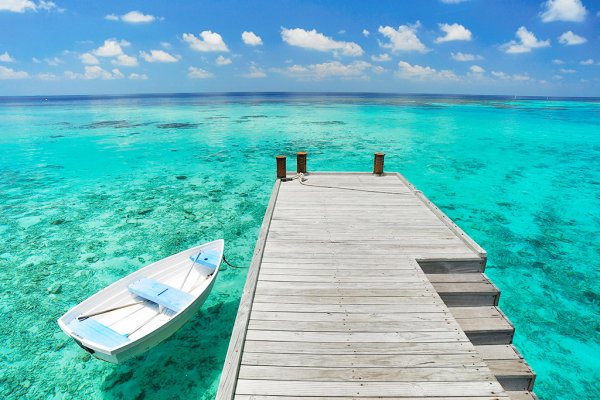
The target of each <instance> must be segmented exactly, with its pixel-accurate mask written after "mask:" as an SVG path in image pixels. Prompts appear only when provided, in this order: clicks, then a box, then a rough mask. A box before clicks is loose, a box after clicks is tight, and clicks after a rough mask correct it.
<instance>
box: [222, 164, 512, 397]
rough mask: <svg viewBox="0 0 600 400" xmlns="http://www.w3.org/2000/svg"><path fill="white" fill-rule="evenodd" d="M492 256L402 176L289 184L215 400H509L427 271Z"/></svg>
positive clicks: (274, 213) (265, 232) (268, 218)
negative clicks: (382, 399)
mask: <svg viewBox="0 0 600 400" xmlns="http://www.w3.org/2000/svg"><path fill="white" fill-rule="evenodd" d="M485 257H486V254H485V252H484V251H483V250H482V249H481V248H480V247H479V246H478V245H477V244H476V243H475V242H473V241H472V240H471V239H470V238H469V237H468V236H466V235H465V234H464V232H462V230H460V228H458V227H457V226H456V225H454V224H453V223H452V221H450V220H449V219H448V218H447V217H446V216H445V215H444V214H443V213H442V212H441V211H440V210H439V209H437V207H435V206H434V205H433V204H432V203H431V202H429V200H427V199H426V198H425V196H423V195H422V193H421V192H419V191H418V190H416V189H415V188H414V187H413V186H412V185H410V183H408V182H407V181H406V180H405V179H404V178H403V177H402V176H400V175H399V174H389V175H385V176H374V175H371V174H342V173H324V174H311V175H310V176H308V179H307V181H306V182H305V184H301V183H300V182H298V180H295V181H291V182H282V181H280V180H278V181H277V182H276V184H275V187H274V189H273V194H272V197H271V201H270V203H269V206H268V208H267V212H266V214H265V219H264V221H263V226H262V228H261V231H260V233H259V238H258V241H257V246H256V249H255V253H254V258H253V261H252V265H251V268H250V270H249V273H248V278H247V282H246V286H245V287H244V292H243V295H242V299H241V303H240V308H239V311H238V316H237V319H236V323H235V326H234V330H233V335H232V338H231V342H230V346H229V351H228V354H227V358H226V362H225V366H224V370H223V374H222V376H221V382H220V385H219V391H218V394H217V399H228V400H229V399H233V398H239V399H246V398H253V399H260V398H265V399H266V398H269V399H271V398H272V399H275V398H280V397H286V398H288V399H289V398H306V397H312V398H340V399H341V398H357V397H358V398H373V397H390V398H414V399H417V398H418V399H427V398H434V397H435V398H444V397H453V398H465V399H467V398H469V399H507V398H508V396H507V395H506V393H505V392H504V391H503V389H502V387H501V386H500V384H499V383H498V381H497V380H496V379H495V377H494V375H493V374H492V373H491V371H490V369H489V368H488V366H487V365H486V363H485V362H484V360H483V359H482V357H481V355H480V354H479V353H478V352H477V351H476V350H475V348H474V346H473V344H472V343H471V342H470V340H469V338H468V337H467V336H466V335H465V333H464V331H463V329H462V328H461V326H460V324H459V323H458V322H457V320H455V318H454V316H453V315H452V313H451V312H450V311H449V309H448V308H447V306H446V305H445V304H444V302H443V301H442V299H441V298H440V296H439V295H438V293H437V291H436V290H435V288H434V285H432V283H431V282H430V280H429V279H428V278H427V276H426V275H425V273H424V272H423V270H422V269H421V267H420V266H419V264H418V263H417V261H416V260H420V261H425V263H427V262H429V267H431V269H433V270H435V269H436V268H442V269H443V268H446V267H447V266H448V265H453V263H455V264H456V265H459V264H461V263H465V265H468V266H469V267H468V268H471V266H483V265H484V264H485ZM469 278H470V277H469ZM438 284H441V285H442V286H443V285H444V284H445V283H443V282H439V283H438ZM474 284H478V282H474Z"/></svg>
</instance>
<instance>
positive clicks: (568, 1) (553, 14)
mask: <svg viewBox="0 0 600 400" xmlns="http://www.w3.org/2000/svg"><path fill="white" fill-rule="evenodd" d="M544 9H545V10H544V11H543V12H542V13H540V17H541V18H542V21H544V22H553V21H574V22H581V21H583V20H584V19H585V16H586V14H587V10H586V9H585V6H584V5H583V4H582V3H581V0H548V1H546V3H544Z"/></svg>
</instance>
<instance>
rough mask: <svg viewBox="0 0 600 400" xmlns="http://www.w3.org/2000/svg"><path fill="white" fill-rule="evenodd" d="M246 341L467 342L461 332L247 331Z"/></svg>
mask: <svg viewBox="0 0 600 400" xmlns="http://www.w3.org/2000/svg"><path fill="white" fill-rule="evenodd" d="M246 337H247V340H269V341H272V340H274V341H280V342H318V343H339V342H342V343H352V342H356V343H373V342H378V343H382V342H384V343H447V342H468V341H469V339H468V338H467V337H466V335H465V334H464V333H463V332H461V331H455V332H369V333H366V332H289V331H259V330H249V331H248V334H247V335H246Z"/></svg>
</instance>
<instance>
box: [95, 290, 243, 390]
mask: <svg viewBox="0 0 600 400" xmlns="http://www.w3.org/2000/svg"><path fill="white" fill-rule="evenodd" d="M215 297H216V298H217V302H216V304H214V303H213V304H211V305H209V306H205V307H203V308H202V309H201V310H200V312H199V313H198V314H197V315H196V316H195V317H193V318H192V319H191V320H190V321H189V322H188V323H187V324H186V325H184V326H183V327H182V328H181V329H180V330H179V331H178V332H176V333H175V334H174V335H173V336H171V337H170V338H169V339H167V340H166V341H164V342H162V343H161V344H159V345H158V346H156V347H154V348H153V349H151V350H149V351H148V352H146V353H144V354H142V355H141V356H139V357H136V358H134V359H132V360H129V361H127V362H125V363H123V364H118V365H115V366H114V369H113V371H112V372H111V373H109V374H108V375H107V376H106V378H105V379H104V382H103V384H102V387H101V390H102V393H103V395H104V396H103V397H104V398H105V399H136V400H138V399H165V398H169V399H177V398H182V399H183V398H191V397H194V398H213V397H214V395H215V394H216V388H217V385H218V378H219V375H220V373H221V366H222V364H223V363H224V362H225V354H226V353H227V346H228V345H229V337H230V334H231V329H232V328H233V323H234V321H235V316H236V313H237V309H238V305H239V303H238V302H237V301H229V302H225V303H220V302H218V296H215ZM211 303H212V302H211ZM223 321H230V323H229V324H223ZM215 327H219V329H215Z"/></svg>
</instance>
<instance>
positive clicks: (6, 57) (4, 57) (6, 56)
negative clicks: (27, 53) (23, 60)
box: [0, 51, 16, 63]
mask: <svg viewBox="0 0 600 400" xmlns="http://www.w3.org/2000/svg"><path fill="white" fill-rule="evenodd" d="M15 61H16V60H15V59H14V58H13V57H11V56H10V54H8V51H5V52H4V53H3V54H0V62H5V63H11V62H15Z"/></svg>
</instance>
